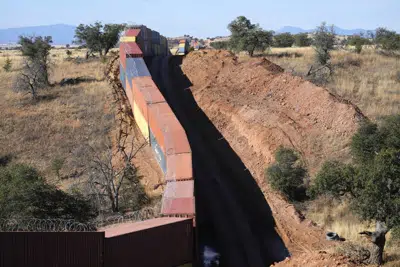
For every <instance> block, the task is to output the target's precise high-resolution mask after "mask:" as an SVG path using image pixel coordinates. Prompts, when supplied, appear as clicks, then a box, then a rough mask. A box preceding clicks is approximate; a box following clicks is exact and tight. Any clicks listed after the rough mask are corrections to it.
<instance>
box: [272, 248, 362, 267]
mask: <svg viewBox="0 0 400 267" xmlns="http://www.w3.org/2000/svg"><path fill="white" fill-rule="evenodd" d="M280 266H282V267H283V266H285V267H304V266H307V267H321V266H324V267H336V266H341V267H355V266H361V265H359V264H355V263H352V262H351V260H349V259H348V258H346V257H344V256H334V255H331V254H329V253H327V252H325V251H319V252H309V253H307V254H302V255H301V256H299V257H296V258H291V259H286V260H285V261H283V262H280V263H278V264H275V265H274V267H280ZM362 266H363V265H362Z"/></svg>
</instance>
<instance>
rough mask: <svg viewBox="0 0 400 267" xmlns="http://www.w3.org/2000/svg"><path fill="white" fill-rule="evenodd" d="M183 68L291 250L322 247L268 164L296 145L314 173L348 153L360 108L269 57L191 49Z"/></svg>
mask: <svg viewBox="0 0 400 267" xmlns="http://www.w3.org/2000/svg"><path fill="white" fill-rule="evenodd" d="M182 69H183V71H184V73H185V74H186V75H187V76H188V78H189V79H190V80H191V82H192V83H193V87H192V92H193V94H194V97H195V99H196V101H197V102H198V104H199V106H200V107H201V108H202V109H203V110H204V112H205V113H206V114H207V116H208V117H209V118H210V120H211V121H212V122H213V123H214V125H215V126H216V127H217V128H218V130H219V131H220V132H221V133H222V134H223V135H224V137H225V139H226V140H227V141H228V142H229V143H230V145H231V146H232V148H233V149H234V150H235V152H236V153H237V154H238V155H239V156H240V157H241V159H242V160H243V162H244V163H245V164H246V167H247V168H248V169H249V170H250V171H251V173H252V174H253V176H254V177H255V179H256V180H257V182H258V184H259V186H260V188H261V189H262V190H263V192H264V195H265V197H266V199H267V200H268V202H269V204H270V206H271V209H272V210H273V212H274V217H275V220H276V222H277V227H278V228H279V229H278V230H279V231H280V234H281V236H282V238H283V239H284V241H285V243H286V245H287V246H288V248H289V249H290V251H291V253H292V254H293V253H294V254H296V253H300V252H303V251H305V250H307V251H309V250H315V249H320V248H321V247H322V246H323V244H324V241H323V239H324V233H323V231H322V230H321V229H319V228H317V227H315V226H314V225H313V223H311V222H308V221H305V220H303V219H302V218H301V216H299V214H298V213H297V212H296V210H295V209H294V207H293V206H292V205H290V204H288V203H287V202H286V201H285V199H283V198H282V197H281V196H280V195H279V194H276V193H275V192H273V191H271V190H270V189H269V187H268V185H267V184H266V183H265V179H264V170H265V168H266V167H267V166H268V165H269V164H270V163H271V162H272V161H273V153H274V151H275V150H276V149H277V148H278V147H279V146H280V145H284V146H287V147H292V148H294V149H295V150H297V151H299V153H301V155H302V156H303V160H304V162H305V164H306V165H307V168H308V170H309V171H310V172H311V174H314V173H315V172H316V171H317V170H318V168H319V167H320V166H321V164H322V163H323V162H324V161H325V160H327V159H341V160H344V159H345V160H346V159H349V153H348V152H349V142H350V140H351V136H352V135H353V134H354V132H355V131H356V130H357V128H358V122H359V121H360V120H361V119H362V118H363V117H364V116H363V115H362V114H361V112H359V110H358V109H357V108H356V107H354V106H353V105H351V104H350V103H346V102H345V101H343V100H340V99H338V98H336V97H335V96H334V95H332V94H330V93H329V92H328V91H327V90H326V89H324V88H321V87H317V86H315V85H313V84H311V83H309V82H307V81H304V80H303V79H301V78H300V77H294V76H291V75H290V74H287V73H283V69H282V68H281V67H279V66H277V65H275V64H273V63H271V62H269V61H268V60H266V59H251V60H249V61H239V60H238V59H237V58H236V57H235V56H234V55H233V54H231V53H230V52H227V51H215V50H214V51H213V50H207V51H199V52H193V53H190V54H189V55H187V56H186V58H185V59H184V61H183V64H182Z"/></svg>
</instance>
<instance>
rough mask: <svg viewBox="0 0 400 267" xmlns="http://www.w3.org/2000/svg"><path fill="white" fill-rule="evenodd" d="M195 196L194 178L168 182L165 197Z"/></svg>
mask: <svg viewBox="0 0 400 267" xmlns="http://www.w3.org/2000/svg"><path fill="white" fill-rule="evenodd" d="M193 196H194V180H190V181H172V182H167V184H166V186H165V189H164V194H163V197H165V198H187V197H193Z"/></svg>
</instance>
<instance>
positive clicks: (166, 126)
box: [148, 102, 177, 154]
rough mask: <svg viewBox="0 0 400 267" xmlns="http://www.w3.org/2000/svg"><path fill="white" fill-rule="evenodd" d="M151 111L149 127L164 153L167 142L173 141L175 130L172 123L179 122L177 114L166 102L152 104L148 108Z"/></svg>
mask: <svg viewBox="0 0 400 267" xmlns="http://www.w3.org/2000/svg"><path fill="white" fill-rule="evenodd" d="M148 110H149V126H150V129H151V131H152V132H153V134H154V137H155V138H156V140H157V142H158V144H159V145H160V147H161V149H162V151H163V152H164V153H165V154H167V153H166V152H167V151H166V141H167V140H168V141H167V142H169V140H171V136H172V135H173V134H174V129H173V128H171V125H173V123H171V121H174V120H177V119H176V117H175V114H174V113H173V111H172V110H171V108H170V107H169V105H168V104H167V103H165V102H163V103H157V104H152V105H149V106H148Z"/></svg>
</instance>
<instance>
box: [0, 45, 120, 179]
mask: <svg viewBox="0 0 400 267" xmlns="http://www.w3.org/2000/svg"><path fill="white" fill-rule="evenodd" d="M65 51H66V50H58V49H53V50H52V51H51V56H50V58H51V62H52V63H51V64H52V68H51V69H52V70H51V75H50V80H51V82H52V83H54V84H55V86H54V87H51V88H49V89H46V90H42V91H40V92H39V98H40V99H39V101H33V100H32V98H31V96H30V95H29V94H25V95H24V94H18V93H14V92H13V91H12V90H11V86H12V80H13V77H14V76H15V75H17V74H18V71H19V69H20V66H21V62H22V56H21V54H20V52H19V51H2V53H0V66H1V69H0V81H1V82H0V109H1V115H0V116H1V120H0V156H5V155H10V156H11V157H12V161H13V162H21V163H27V164H30V165H32V166H34V167H36V168H37V169H39V170H40V172H41V173H42V174H43V175H44V177H46V179H48V180H53V181H56V175H55V173H54V171H53V170H52V163H53V162H54V161H55V160H56V159H62V160H64V165H63V167H62V169H61V179H62V180H63V181H62V183H60V184H61V185H62V186H63V187H68V186H69V185H70V184H71V183H73V182H75V181H77V180H79V179H81V178H85V177H87V175H88V169H87V166H88V161H90V159H91V158H92V157H93V153H94V152H93V150H92V149H91V148H94V150H96V149H98V148H100V147H102V146H103V144H104V143H107V142H108V136H109V132H110V131H111V130H112V129H113V127H115V125H114V124H115V122H114V117H113V112H112V108H113V107H112V106H111V103H112V95H111V90H110V87H109V85H108V84H107V82H106V81H105V80H104V69H105V66H106V65H105V64H104V63H102V62H101V61H100V60H99V59H93V60H89V61H87V62H85V61H84V60H83V61H82V63H79V64H78V63H76V62H75V61H67V60H66V59H65V58H66V52H65ZM72 52H73V54H72V57H73V58H77V57H82V58H83V56H84V53H85V51H84V50H72ZM8 57H9V58H11V59H12V64H13V68H12V71H11V72H5V71H4V70H3V68H2V66H3V65H4V62H5V60H6V58H8ZM79 76H87V77H90V78H92V79H93V81H92V82H85V83H80V84H77V85H67V86H63V87H61V86H59V85H57V83H59V82H60V81H61V80H62V79H63V78H74V77H79Z"/></svg>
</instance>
